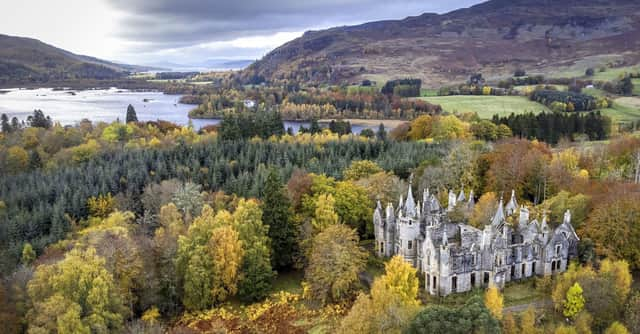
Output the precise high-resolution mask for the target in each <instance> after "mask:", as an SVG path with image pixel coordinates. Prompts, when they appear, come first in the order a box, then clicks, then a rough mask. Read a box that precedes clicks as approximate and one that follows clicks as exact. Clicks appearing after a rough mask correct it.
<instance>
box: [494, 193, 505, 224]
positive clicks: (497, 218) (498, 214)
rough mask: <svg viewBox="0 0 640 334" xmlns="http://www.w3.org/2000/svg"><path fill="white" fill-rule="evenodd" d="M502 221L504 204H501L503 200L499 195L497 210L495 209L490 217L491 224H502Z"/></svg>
mask: <svg viewBox="0 0 640 334" xmlns="http://www.w3.org/2000/svg"><path fill="white" fill-rule="evenodd" d="M504 221H505V217H504V204H503V201H502V197H500V203H499V204H498V210H497V211H496V214H495V215H494V216H493V219H491V225H493V226H496V227H497V226H499V225H500V224H502V223H503V222H504Z"/></svg>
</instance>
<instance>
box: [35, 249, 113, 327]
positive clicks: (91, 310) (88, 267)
mask: <svg viewBox="0 0 640 334" xmlns="http://www.w3.org/2000/svg"><path fill="white" fill-rule="evenodd" d="M28 291H29V297H30V298H31V300H32V301H33V308H32V309H31V310H30V311H29V314H28V322H29V332H33V333H40V332H58V333H89V332H94V333H106V332H115V331H119V330H120V329H121V328H122V324H123V313H124V312H123V311H124V309H123V306H122V303H121V298H120V296H119V295H118V292H117V291H118V290H117V287H116V285H115V283H114V281H113V277H112V276H111V274H110V273H109V272H108V271H107V269H106V268H105V261H104V259H103V258H101V257H99V256H97V255H96V252H95V250H94V249H92V248H89V249H87V250H85V251H80V250H77V249H74V250H71V251H70V252H69V253H67V254H66V255H65V258H64V259H63V260H62V261H60V262H58V263H55V264H51V265H42V266H39V267H38V268H37V269H36V272H35V275H34V278H33V280H32V281H31V282H30V283H29V288H28Z"/></svg>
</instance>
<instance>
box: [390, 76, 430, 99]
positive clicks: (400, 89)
mask: <svg viewBox="0 0 640 334" xmlns="http://www.w3.org/2000/svg"><path fill="white" fill-rule="evenodd" d="M421 88H422V80H420V79H399V80H390V81H387V83H385V85H384V86H383V87H382V89H381V90H380V92H381V93H382V94H385V95H395V96H400V97H418V96H420V89H421Z"/></svg>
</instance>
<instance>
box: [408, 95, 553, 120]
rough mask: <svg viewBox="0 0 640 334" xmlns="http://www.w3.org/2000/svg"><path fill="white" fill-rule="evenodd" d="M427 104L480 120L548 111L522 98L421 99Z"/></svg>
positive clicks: (442, 97) (453, 97) (448, 97)
mask: <svg viewBox="0 0 640 334" xmlns="http://www.w3.org/2000/svg"><path fill="white" fill-rule="evenodd" d="M421 99H422V100H425V101H427V102H429V103H433V104H439V105H441V106H442V109H443V110H444V111H447V112H450V113H466V112H475V113H477V114H478V116H480V118H485V119H491V117H493V115H496V114H498V115H500V116H508V115H510V114H511V113H516V114H520V113H525V112H534V113H539V112H541V111H549V108H547V107H546V106H544V105H542V104H540V103H537V102H533V101H530V100H529V99H527V98H526V97H524V96H470V95H456V96H437V97H422V98H421Z"/></svg>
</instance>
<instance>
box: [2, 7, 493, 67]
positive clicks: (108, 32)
mask: <svg viewBox="0 0 640 334" xmlns="http://www.w3.org/2000/svg"><path fill="white" fill-rule="evenodd" d="M1 2H5V3H4V4H3V5H2V6H0V7H2V10H0V33H3V34H8V35H14V36H23V37H32V38H37V39H39V40H42V41H43V42H45V43H48V44H52V45H54V46H57V47H60V48H63V49H66V50H69V51H71V52H74V53H79V54H84V55H89V56H94V57H98V58H102V59H107V60H113V61H119V62H124V63H129V64H160V63H176V64H202V63H203V62H205V61H207V60H209V59H229V60H233V59H236V60H238V59H249V60H255V59H259V58H261V57H262V56H264V55H265V54H266V53H267V52H269V51H270V50H272V49H274V48H276V47H278V46H280V45H282V44H284V43H286V42H287V41H289V40H291V39H294V38H296V37H299V36H301V35H302V34H303V33H304V32H305V31H307V30H318V29H325V28H329V27H334V26H342V25H353V24H359V23H364V22H369V21H375V20H385V19H401V18H404V17H407V16H415V15H420V14H422V13H425V12H436V13H445V12H448V11H451V10H454V9H458V8H464V7H469V6H471V5H474V4H477V3H479V2H482V1H481V0H270V1H267V0H20V1H11V4H10V5H8V4H7V3H6V2H9V0H0V3H1Z"/></svg>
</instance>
